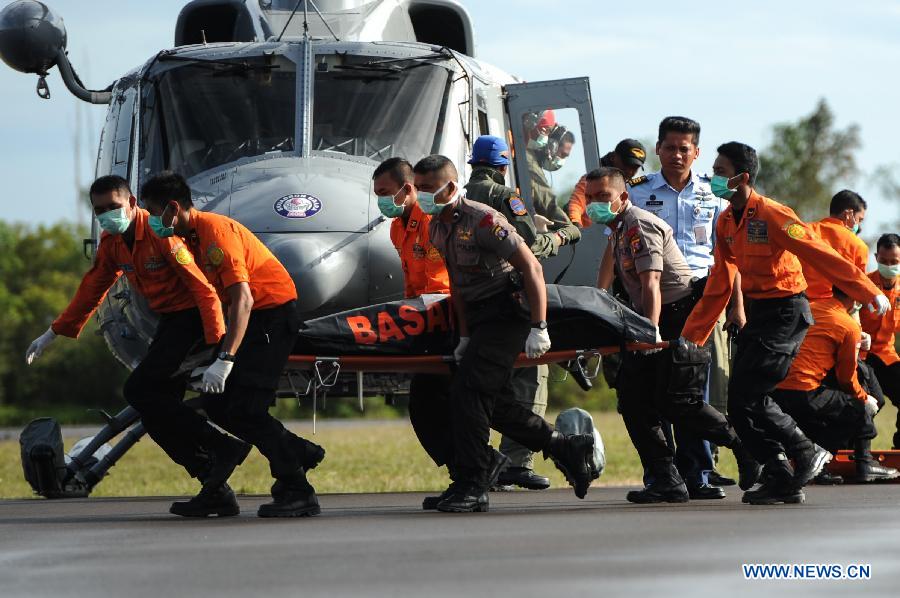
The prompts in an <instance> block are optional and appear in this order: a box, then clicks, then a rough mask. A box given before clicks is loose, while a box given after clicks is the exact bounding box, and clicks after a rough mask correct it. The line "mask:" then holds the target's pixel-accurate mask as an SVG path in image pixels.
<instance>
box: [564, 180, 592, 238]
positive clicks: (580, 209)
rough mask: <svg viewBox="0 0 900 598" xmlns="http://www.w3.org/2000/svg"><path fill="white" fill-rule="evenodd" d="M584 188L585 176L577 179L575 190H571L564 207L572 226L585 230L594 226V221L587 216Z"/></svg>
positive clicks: (585, 185) (585, 184) (585, 186)
mask: <svg viewBox="0 0 900 598" xmlns="http://www.w3.org/2000/svg"><path fill="white" fill-rule="evenodd" d="M586 188H587V176H583V177H581V178H580V179H578V183H576V185H575V188H574V189H573V190H572V195H571V196H570V197H569V203H568V205H567V206H566V211H567V212H568V214H569V219H570V220H571V221H572V224H574V225H575V226H578V227H581V228H587V227H589V226H591V225H592V224H594V221H593V220H591V219H590V218H589V217H588V215H587V200H586V199H585V197H584V190H585V189H586Z"/></svg>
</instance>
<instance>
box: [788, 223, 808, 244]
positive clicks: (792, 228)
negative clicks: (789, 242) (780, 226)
mask: <svg viewBox="0 0 900 598" xmlns="http://www.w3.org/2000/svg"><path fill="white" fill-rule="evenodd" d="M784 232H785V233H786V234H787V236H789V237H790V238H792V239H797V240H800V239H805V238H806V227H805V226H803V225H802V224H800V223H799V222H788V223H787V224H785V225H784Z"/></svg>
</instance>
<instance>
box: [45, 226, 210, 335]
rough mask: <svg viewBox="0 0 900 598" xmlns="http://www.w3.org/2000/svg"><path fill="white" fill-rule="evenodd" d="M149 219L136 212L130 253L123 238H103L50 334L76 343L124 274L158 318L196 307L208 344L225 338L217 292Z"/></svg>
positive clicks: (177, 244)
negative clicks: (110, 289)
mask: <svg viewBox="0 0 900 598" xmlns="http://www.w3.org/2000/svg"><path fill="white" fill-rule="evenodd" d="M148 217H149V213H148V212H147V211H146V210H144V209H140V208H139V209H138V211H137V216H136V217H135V225H134V226H135V228H134V243H133V244H132V247H131V249H129V248H128V245H127V244H126V243H125V240H124V239H123V238H122V235H110V234H109V233H103V235H102V236H101V237H100V245H99V247H98V249H97V256H96V259H95V260H94V265H93V266H92V267H91V269H90V270H88V271H87V273H86V274H85V275H84V278H83V279H82V280H81V284H80V285H79V286H78V290H77V291H76V293H75V297H74V298H73V299H72V301H71V303H69V306H68V307H67V308H66V309H65V311H63V313H62V314H61V315H60V316H59V317H58V318H56V320H55V321H54V322H53V324H52V326H51V328H52V329H53V332H55V333H56V334H60V335H63V336H69V337H73V338H77V337H78V335H79V334H81V330H82V328H84V325H85V323H87V321H88V318H90V317H91V314H93V313H94V311H95V310H96V309H97V307H99V306H100V302H101V301H103V298H104V297H105V296H106V293H107V291H108V290H109V288H110V287H111V286H112V285H113V283H115V282H116V280H118V278H119V276H121V275H122V274H125V276H126V277H127V278H128V284H129V285H131V288H133V289H135V290H137V291H138V292H139V293H140V294H141V295H143V297H144V298H145V299H146V300H147V303H148V304H149V306H150V309H152V310H153V311H155V312H157V313H173V312H177V311H184V310H188V309H191V308H194V307H198V308H199V309H200V316H201V318H202V320H203V332H204V336H205V338H206V342H207V343H209V344H215V343H217V342H219V339H221V338H222V336H223V335H224V334H225V320H224V318H223V316H222V305H221V304H220V303H219V299H218V297H216V292H215V290H214V289H213V288H212V287H211V286H210V285H209V284H208V283H207V282H206V279H205V277H204V276H203V273H202V272H201V271H200V269H199V268H198V267H197V264H196V263H195V261H194V259H193V256H192V255H191V252H190V251H188V249H187V248H186V247H185V245H184V243H182V242H181V240H180V239H176V238H174V237H171V238H168V239H161V238H159V237H157V236H156V235H155V234H153V232H152V231H151V230H150V225H149V224H148Z"/></svg>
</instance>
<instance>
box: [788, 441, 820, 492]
mask: <svg viewBox="0 0 900 598" xmlns="http://www.w3.org/2000/svg"><path fill="white" fill-rule="evenodd" d="M787 450H788V455H790V457H791V458H792V459H793V460H794V486H795V487H796V488H797V489H800V488H803V487H804V486H806V485H807V484H808V483H809V482H810V480H812V479H813V478H814V477H816V476H817V475H819V473H820V472H821V471H822V469H823V468H824V467H825V465H827V464H828V462H829V461H831V453H829V452H828V451H826V450H825V449H823V448H822V447H821V446H819V445H818V444H816V443H814V442H813V441H812V440H810V439H809V438H807V437H806V434H804V433H803V431H802V430H801V429H800V428H795V429H794V433H793V435H792V436H791V441H790V446H789V447H788V449H787Z"/></svg>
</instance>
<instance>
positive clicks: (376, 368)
mask: <svg viewBox="0 0 900 598" xmlns="http://www.w3.org/2000/svg"><path fill="white" fill-rule="evenodd" d="M668 347H669V343H668V342H662V343H657V344H648V343H628V344H626V345H625V349H626V350H627V351H641V350H646V349H667V348H668ZM621 350H622V349H621V347H619V346H615V347H598V348H596V349H571V350H567V351H549V352H547V353H544V354H543V355H542V356H540V357H539V358H537V359H528V358H527V357H526V356H525V354H524V353H520V354H519V357H518V358H517V359H516V365H515V367H517V368H524V367H530V366H534V365H540V364H543V363H559V362H563V361H571V360H573V359H577V358H579V357H593V356H595V355H610V354H612V353H619V352H620V351H621ZM452 361H453V357H452V356H451V355H414V356H403V355H345V356H343V357H331V356H323V355H291V356H290V358H289V359H288V367H289V368H290V369H295V370H312V369H314V368H315V367H316V364H317V363H329V362H330V363H339V364H340V366H341V371H343V372H370V373H401V372H402V373H410V374H449V373H450V364H451V363H452Z"/></svg>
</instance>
